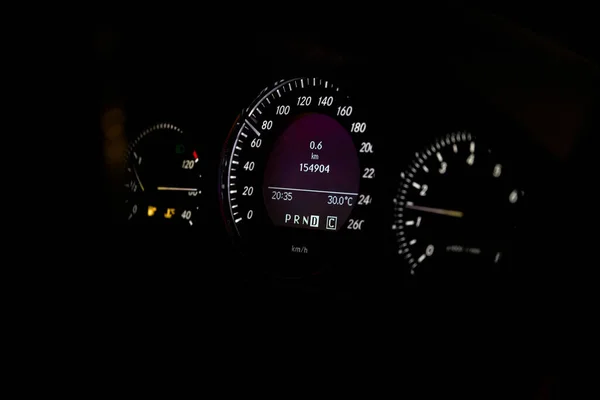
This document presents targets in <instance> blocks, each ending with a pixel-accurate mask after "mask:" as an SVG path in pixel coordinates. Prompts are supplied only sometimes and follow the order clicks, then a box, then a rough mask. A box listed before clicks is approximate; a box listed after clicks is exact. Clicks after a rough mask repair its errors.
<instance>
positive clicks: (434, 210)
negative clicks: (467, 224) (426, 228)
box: [406, 203, 465, 218]
mask: <svg viewBox="0 0 600 400" xmlns="http://www.w3.org/2000/svg"><path fill="white" fill-rule="evenodd" d="M406 208H410V209H412V210H417V211H423V212H428V213H433V214H439V215H447V216H448V217H456V218H462V217H464V216H465V214H464V213H463V212H462V211H454V210H444V209H442V208H432V207H423V206H415V205H414V204H412V203H407V204H406Z"/></svg>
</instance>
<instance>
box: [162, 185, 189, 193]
mask: <svg viewBox="0 0 600 400" xmlns="http://www.w3.org/2000/svg"><path fill="white" fill-rule="evenodd" d="M158 190H171V191H177V192H197V191H198V189H194V188H179V187H167V186H159V187H158Z"/></svg>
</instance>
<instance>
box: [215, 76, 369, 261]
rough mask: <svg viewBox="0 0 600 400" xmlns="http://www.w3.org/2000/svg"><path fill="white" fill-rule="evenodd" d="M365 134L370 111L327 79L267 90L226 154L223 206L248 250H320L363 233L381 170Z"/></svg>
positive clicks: (285, 83)
mask: <svg viewBox="0 0 600 400" xmlns="http://www.w3.org/2000/svg"><path fill="white" fill-rule="evenodd" d="M368 133H369V130H368V122H367V120H366V116H365V115H364V114H361V113H360V112H359V110H358V109H357V108H356V106H355V105H354V104H353V103H352V102H351V101H350V97H349V96H347V95H346V94H343V92H342V91H341V90H340V89H339V88H338V87H337V86H335V85H333V84H332V83H330V82H328V81H326V80H324V79H319V78H297V79H291V80H288V81H282V82H279V83H277V84H276V85H274V86H273V87H270V88H267V89H265V90H264V91H263V92H262V93H261V95H259V97H258V98H257V100H256V101H255V102H254V104H253V105H252V106H250V107H249V108H248V109H246V110H245V111H244V112H243V113H242V115H241V116H240V118H238V121H237V122H236V125H235V126H234V130H233V131H232V134H231V136H230V138H229V139H228V143H227V148H226V153H225V157H224V159H223V174H222V186H221V189H222V197H223V202H224V206H225V207H224V208H225V210H226V212H227V217H228V220H229V222H230V226H231V228H232V230H233V232H234V233H235V235H236V236H237V237H238V238H239V239H240V240H241V241H242V242H243V244H244V245H245V247H246V249H247V250H256V249H257V248H263V247H264V246H269V247H270V248H273V247H274V248H275V249H276V250H280V251H282V252H284V253H286V252H291V253H301V254H317V253H319V254H322V253H323V250H324V249H325V248H329V247H332V246H330V244H331V242H332V241H336V242H340V240H338V239H340V238H344V237H348V238H352V239H357V238H359V237H360V235H362V234H364V232H365V231H366V230H368V229H369V216H370V212H369V210H370V207H371V203H372V200H373V189H374V183H373V182H374V180H375V177H376V174H377V171H376V168H375V166H374V159H373V155H374V151H375V146H374V144H373V143H372V142H371V141H370V140H369V134H368ZM334 237H335V240H334Z"/></svg>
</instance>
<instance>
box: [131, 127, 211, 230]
mask: <svg viewBox="0 0 600 400" xmlns="http://www.w3.org/2000/svg"><path fill="white" fill-rule="evenodd" d="M199 161H200V160H199V157H198V153H197V151H196V149H195V148H194V146H193V144H192V141H191V140H190V138H189V136H188V135H187V134H185V133H184V132H183V131H182V130H181V129H179V128H178V127H176V126H174V125H171V124H157V125H154V126H152V127H150V128H148V129H146V130H145V131H143V132H142V133H141V134H140V135H139V136H138V137H137V138H136V139H135V140H134V141H133V142H132V143H131V145H130V146H129V149H128V152H127V159H126V168H127V171H126V172H127V177H128V178H127V183H126V184H125V187H126V189H127V191H128V195H127V200H126V206H127V207H126V211H127V213H126V218H127V220H128V221H130V222H131V223H143V224H151V225H164V224H168V225H173V224H175V225H181V224H183V225H188V226H193V225H194V222H195V216H196V214H197V211H198V209H199V198H198V197H199V196H200V195H201V190H200V181H201V178H202V175H201V171H200V166H199Z"/></svg>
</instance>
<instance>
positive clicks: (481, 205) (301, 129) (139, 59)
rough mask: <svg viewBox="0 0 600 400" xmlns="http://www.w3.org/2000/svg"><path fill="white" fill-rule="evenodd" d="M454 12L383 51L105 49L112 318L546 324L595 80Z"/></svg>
mask: <svg viewBox="0 0 600 400" xmlns="http://www.w3.org/2000/svg"><path fill="white" fill-rule="evenodd" d="M449 12H451V13H452V14H451V16H452V18H449V17H448V16H447V15H446V16H438V17H436V16H433V17H432V16H429V17H428V19H427V21H426V23H423V20H419V19H418V18H415V21H412V22H411V21H407V22H406V23H405V24H403V25H402V27H400V28H398V30H396V31H394V32H393V33H392V32H386V33H370V34H364V33H361V32H340V33H333V32H332V33H326V32H325V33H321V34H313V33H308V34H307V33H306V32H303V33H298V32H243V33H242V32H240V34H239V35H232V36H231V37H230V38H229V37H226V36H222V37H219V38H218V40H216V39H213V38H212V37H211V35H210V34H209V33H208V32H205V31H201V30H196V29H193V28H182V27H177V26H173V27H171V26H169V27H165V28H164V29H159V28H156V27H145V26H140V27H136V28H135V29H133V28H131V27H129V26H125V25H118V24H115V25H112V26H110V25H109V26H104V27H101V28H100V29H98V32H97V48H96V50H97V60H98V63H99V65H100V66H101V68H100V70H101V71H102V72H101V74H100V77H99V80H100V85H99V92H100V97H101V99H102V100H101V104H100V106H99V110H98V119H99V120H100V130H101V136H102V154H103V167H102V182H103V184H102V185H103V188H104V190H103V194H104V197H103V198H102V201H103V203H104V205H103V207H102V209H103V211H102V214H101V215H102V220H103V223H104V224H106V225H108V226H109V227H110V230H111V242H110V245H109V248H108V253H110V256H108V258H114V259H115V260H118V263H115V264H110V265H114V266H113V267H109V271H108V272H105V273H106V276H107V277H108V276H118V277H119V279H116V280H113V279H109V278H107V281H109V282H110V285H111V287H112V288H113V289H114V293H115V298H119V299H121V300H123V299H129V301H133V300H132V299H134V298H135V299H139V298H144V299H149V301H153V302H156V303H160V302H162V301H169V302H176V303H178V304H179V303H180V304H189V301H190V299H194V300H193V301H196V300H197V297H196V296H200V297H202V298H204V297H205V296H206V297H209V295H208V294H209V293H210V296H217V297H216V298H217V299H219V300H217V301H220V302H223V303H225V304H228V305H229V306H230V307H232V308H237V307H242V308H244V307H248V308H251V307H254V306H256V304H260V305H261V307H264V306H265V305H266V306H267V307H275V308H277V307H284V305H285V306H286V307H287V306H297V307H306V306H307V304H310V305H311V306H312V307H314V306H317V305H319V304H323V302H329V301H332V302H334V303H336V304H343V305H345V306H347V307H348V308H350V309H352V310H357V309H361V308H362V309H372V307H373V305H377V307H376V308H377V309H378V310H380V311H379V312H383V311H381V310H383V309H385V310H386V312H388V311H389V310H390V309H394V310H395V312H400V313H406V314H407V315H413V316H415V315H418V314H421V313H422V312H423V309H427V310H429V311H430V312H434V313H438V314H436V315H439V316H443V315H444V313H445V312H447V311H448V310H456V309H459V310H463V311H464V310H469V312H472V313H475V312H477V310H478V309H479V308H485V309H486V310H487V311H486V312H487V313H492V314H493V312H492V311H490V310H496V311H498V310H504V311H506V310H511V312H513V311H514V312H515V313H516V314H519V315H531V313H534V314H537V315H545V316H547V315H550V314H552V313H553V310H555V308H554V306H555V305H556V304H557V303H559V302H560V300H559V299H558V298H557V297H556V292H555V291H554V288H556V287H557V286H556V285H558V284H559V282H561V280H563V279H564V275H563V273H564V268H565V265H570V264H572V263H573V260H572V257H573V250H574V249H576V248H577V247H578V243H579V242H577V240H578V238H576V237H575V236H574V235H572V234H571V232H574V231H575V229H576V228H575V224H576V223H575V221H576V220H579V219H580V218H583V219H585V216H584V209H585V206H586V202H591V200H589V199H590V198H591V197H588V196H587V193H588V190H591V189H588V185H586V184H585V182H586V181H588V179H589V177H590V174H591V172H590V171H591V169H590V168H591V164H592V161H591V159H590V157H589V156H588V152H590V151H591V150H590V140H591V137H592V132H593V131H594V130H596V131H597V127H598V114H597V112H596V111H595V110H597V105H598V90H597V88H598V86H597V85H598V76H599V74H598V66H597V64H595V63H594V62H593V61H590V60H589V59H586V58H585V57H583V56H580V55H578V54H576V53H574V52H572V51H570V50H569V49H568V48H565V47H564V46H562V45H561V44H560V43H557V42H555V41H553V40H552V38H548V37H545V36H543V35H541V34H537V33H534V32H532V31H531V30H528V29H527V27H522V26H519V25H518V24H515V23H513V22H511V20H510V19H506V18H503V17H500V16H497V15H492V14H487V13H483V12H474V11H465V10H451V11H449ZM428 30H429V31H428ZM427 32H429V33H432V34H430V35H428V34H427ZM117 265H118V266H117ZM115 282H118V283H115ZM211 298H212V299H213V300H212V301H215V300H214V298H215V297H211ZM174 299H178V300H174ZM473 299H477V300H476V301H473ZM223 303H221V304H223ZM350 304H352V306H349V305H350ZM398 310H400V311H398ZM532 310H535V312H533V311H532ZM512 315H515V314H512ZM540 318H542V317H540Z"/></svg>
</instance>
